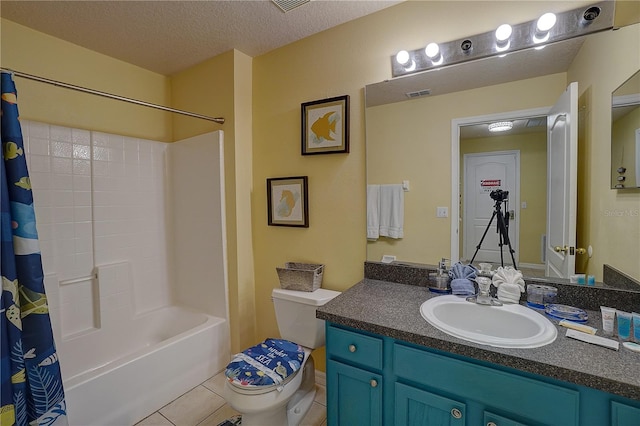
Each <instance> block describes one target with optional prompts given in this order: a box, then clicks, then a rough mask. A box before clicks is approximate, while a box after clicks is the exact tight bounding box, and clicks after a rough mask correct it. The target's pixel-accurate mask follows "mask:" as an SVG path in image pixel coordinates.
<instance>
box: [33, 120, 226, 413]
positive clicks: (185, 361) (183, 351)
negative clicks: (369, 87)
mask: <svg viewBox="0 0 640 426" xmlns="http://www.w3.org/2000/svg"><path fill="white" fill-rule="evenodd" d="M22 128H23V134H24V140H25V153H26V157H27V162H28V165H29V169H30V175H31V183H32V188H33V192H34V207H35V211H36V218H37V222H38V223H37V226H38V233H39V237H40V246H41V250H42V259H43V269H44V273H45V287H46V290H47V299H48V302H49V311H50V316H51V321H52V328H53V332H54V337H55V339H56V344H57V347H58V353H59V362H60V366H61V370H62V374H63V379H64V384H65V389H66V393H67V406H68V411H69V419H70V422H71V424H132V423H135V422H136V421H138V420H140V419H141V418H143V417H144V416H146V415H148V414H149V413H150V412H152V411H154V410H156V409H158V408H159V407H161V406H163V405H164V404H166V403H167V402H169V401H171V400H173V399H174V398H176V397H177V396H179V395H180V394H182V393H184V392H185V391H186V390H188V389H190V388H192V387H193V386H194V385H196V384H198V383H201V382H202V381H203V380H205V379H206V378H208V377H211V376H212V375H213V374H215V373H217V372H218V371H220V370H221V369H222V368H224V366H225V365H226V363H227V362H228V358H229V352H230V349H229V335H228V324H227V321H226V318H227V312H226V305H225V303H224V301H225V300H226V296H225V292H226V284H225V281H224V263H223V245H222V235H223V228H222V226H223V225H222V223H223V218H222V213H221V212H222V209H223V205H222V204H221V193H222V192H221V191H222V190H221V187H222V185H223V182H222V177H221V176H222V173H221V168H219V167H216V164H218V165H221V163H222V150H221V147H222V135H221V133H219V132H214V133H212V134H207V135H202V136H200V137H195V138H191V139H189V140H186V141H180V142H176V143H174V144H166V143H161V142H155V141H148V140H141V139H136V138H129V137H123V136H118V135H111V134H106V133H100V132H90V131H86V130H79V129H71V128H66V127H60V126H53V125H48V124H43V123H36V122H29V121H22ZM203 161H205V162H206V167H204V168H203V167H200V165H201V162H203ZM196 167H199V173H200V174H201V175H202V179H200V180H195V179H193V178H190V173H191V172H192V171H191V170H185V168H186V169H189V168H196ZM176 192H179V193H178V194H176ZM203 194H208V197H210V198H211V199H205V198H203ZM216 197H217V199H216ZM174 204H179V205H174ZM194 204H197V205H198V208H199V210H198V213H199V214H197V215H194V214H189V209H190V208H191V206H193V205H194ZM185 209H186V210H185ZM185 215H187V216H186V217H185ZM193 234H195V235H193ZM185 245H186V246H189V247H190V249H191V251H189V252H188V253H185V252H184V250H180V248H181V247H184V246H185ZM194 252H197V253H200V255H199V256H193V253H194ZM184 271H188V274H185V272H184ZM178 280H182V282H180V283H179V284H178V282H177V281H178ZM207 301H208V302H207ZM220 301H223V302H220ZM176 305H182V306H190V307H192V308H195V309H192V310H191V311H193V312H192V313H189V314H187V311H186V310H185V309H184V308H182V307H179V306H176ZM207 314H208V315H207ZM187 317H193V319H194V320H193V321H187ZM162 324H164V325H162ZM180 324H182V326H181V327H178V326H179V325H180ZM159 371H162V374H158V372H159ZM100 395H102V396H104V395H109V398H107V399H105V398H101V397H100ZM101 422H104V423H101Z"/></svg>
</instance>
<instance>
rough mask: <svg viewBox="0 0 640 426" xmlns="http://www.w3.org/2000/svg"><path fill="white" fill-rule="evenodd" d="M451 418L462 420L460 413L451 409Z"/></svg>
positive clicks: (455, 409)
mask: <svg viewBox="0 0 640 426" xmlns="http://www.w3.org/2000/svg"><path fill="white" fill-rule="evenodd" d="M451 416H453V418H454V419H461V418H462V411H460V410H458V409H457V408H452V409H451Z"/></svg>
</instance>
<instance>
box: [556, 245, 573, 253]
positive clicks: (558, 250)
mask: <svg viewBox="0 0 640 426" xmlns="http://www.w3.org/2000/svg"><path fill="white" fill-rule="evenodd" d="M553 251H555V252H556V253H565V254H566V253H567V252H568V251H569V246H564V247H562V246H555V247H554V248H553Z"/></svg>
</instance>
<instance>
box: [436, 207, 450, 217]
mask: <svg viewBox="0 0 640 426" xmlns="http://www.w3.org/2000/svg"><path fill="white" fill-rule="evenodd" d="M436 217H449V207H437V208H436Z"/></svg>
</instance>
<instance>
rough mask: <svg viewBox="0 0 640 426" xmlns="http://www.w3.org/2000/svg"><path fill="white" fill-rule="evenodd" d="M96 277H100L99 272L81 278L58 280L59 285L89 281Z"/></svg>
mask: <svg viewBox="0 0 640 426" xmlns="http://www.w3.org/2000/svg"><path fill="white" fill-rule="evenodd" d="M94 279H96V280H97V279H98V274H97V273H94V274H91V275H87V276H86V277H80V278H72V279H70V280H62V281H59V282H58V285H69V284H76V283H81V282H83V281H89V280H94Z"/></svg>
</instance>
